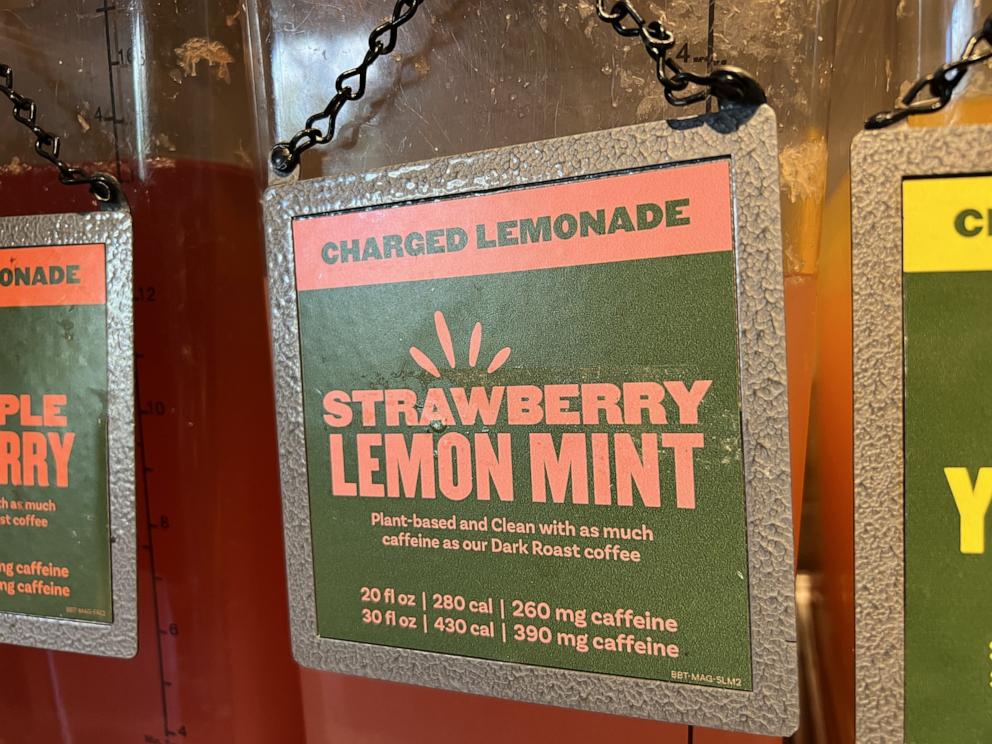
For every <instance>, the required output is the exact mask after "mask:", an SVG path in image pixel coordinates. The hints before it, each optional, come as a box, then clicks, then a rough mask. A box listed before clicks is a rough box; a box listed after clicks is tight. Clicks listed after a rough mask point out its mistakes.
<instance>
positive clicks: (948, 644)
mask: <svg viewBox="0 0 992 744" xmlns="http://www.w3.org/2000/svg"><path fill="white" fill-rule="evenodd" d="M976 207H977V209H976ZM990 211H992V176H973V177H966V178H927V179H922V180H920V179H912V180H907V181H904V182H903V225H904V229H903V236H904V237H903V257H904V258H903V261H904V270H905V276H904V277H903V308H904V309H903V313H904V315H903V327H904V329H905V331H904V333H905V351H904V355H905V366H906V377H905V385H906V391H905V399H906V403H905V428H906V436H905V440H906V449H905V451H906V468H905V471H906V655H905V658H906V741H908V742H931V741H954V742H968V741H974V742H978V741H988V740H990V739H992V548H990V546H989V545H988V544H987V543H988V541H987V540H986V529H987V526H988V525H989V523H990V520H989V518H988V517H989V512H990V509H989V504H990V502H992V436H989V433H988V427H989V422H990V421H992V376H990V371H992V323H990V322H989V314H988V313H989V298H990V297H992V233H990V231H989V228H990V227H992V225H990V223H989V222H988V218H989V216H990Z"/></svg>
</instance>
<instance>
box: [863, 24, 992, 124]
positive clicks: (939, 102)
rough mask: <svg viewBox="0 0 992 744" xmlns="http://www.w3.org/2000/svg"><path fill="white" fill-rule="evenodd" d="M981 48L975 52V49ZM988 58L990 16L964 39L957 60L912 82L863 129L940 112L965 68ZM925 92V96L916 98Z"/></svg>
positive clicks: (990, 53) (991, 55) (991, 47)
mask: <svg viewBox="0 0 992 744" xmlns="http://www.w3.org/2000/svg"><path fill="white" fill-rule="evenodd" d="M982 45H984V48H983V49H981V50H979V47H981V46H982ZM989 59H992V15H989V16H988V17H987V18H986V19H985V23H983V24H982V28H981V29H980V30H979V31H978V32H977V33H976V34H975V35H974V36H972V37H971V38H970V39H969V40H968V44H967V46H965V48H964V52H963V53H962V54H961V58H960V59H958V60H957V61H955V62H949V63H948V64H946V65H941V66H940V67H938V68H937V69H936V70H935V71H934V72H933V73H931V74H930V75H927V76H926V77H924V78H921V79H920V80H918V81H916V83H915V84H914V85H913V87H911V88H910V89H909V90H908V91H906V94H905V95H904V96H903V97H902V98H901V99H900V101H899V103H897V104H896V107H895V108H894V109H893V110H892V111H883V112H881V113H878V114H875V115H874V116H872V117H871V118H870V119H868V121H867V122H865V129H884V128H885V127H888V126H891V125H892V124H895V123H896V122H899V121H902V120H903V119H905V118H907V117H910V116H913V115H915V114H932V113H934V112H936V111H940V110H941V109H942V108H944V107H945V106H946V105H947V104H948V103H950V101H951V96H953V95H954V89H955V88H957V87H958V85H960V84H961V81H962V80H964V77H965V75H966V74H967V73H968V68H969V67H972V66H974V65H978V64H981V63H982V62H985V61H986V60H989ZM924 89H926V90H927V91H928V93H929V97H927V98H923V99H921V100H919V101H917V100H916V99H917V98H918V97H919V96H920V94H921V93H922V92H923V91H924Z"/></svg>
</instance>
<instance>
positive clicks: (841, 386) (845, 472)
mask: <svg viewBox="0 0 992 744" xmlns="http://www.w3.org/2000/svg"><path fill="white" fill-rule="evenodd" d="M990 121H992V98H988V97H974V98H962V99H959V100H958V101H956V102H955V103H953V104H952V105H951V106H949V107H948V108H947V109H946V110H945V111H943V112H940V113H937V114H933V115H927V116H916V117H912V118H910V119H909V126H911V127H931V126H947V125H948V124H982V123H989V122H990ZM823 218H824V224H825V225H827V226H829V227H828V229H827V230H825V231H824V241H823V251H822V254H821V257H820V282H819V283H820V297H819V300H818V302H819V305H818V322H817V345H818V348H817V371H816V394H815V396H814V399H813V405H812V412H811V429H810V460H809V461H810V463H811V472H810V477H809V479H808V481H807V485H808V487H809V489H810V493H811V497H813V498H816V500H817V501H818V502H819V503H820V515H819V516H820V529H821V533H822V536H821V539H820V543H821V544H820V548H819V552H820V562H821V565H822V567H823V571H822V585H821V588H822V591H823V606H824V608H825V610H824V612H825V615H826V617H825V623H824V628H825V630H824V633H825V636H824V638H823V644H824V646H825V648H826V653H828V654H829V655H830V663H829V664H824V666H823V668H824V670H825V675H826V680H825V682H824V689H826V690H827V694H826V695H825V700H826V701H827V704H828V706H829V708H828V710H827V716H826V717H827V720H828V721H829V722H830V723H831V725H832V726H833V729H832V736H833V738H832V739H831V740H836V741H838V742H848V741H853V740H854V683H855V680H854V643H855V629H854V507H855V505H854V438H853V437H854V410H853V406H854V389H853V384H854V382H853V374H854V361H853V348H854V347H853V344H854V338H853V336H852V323H853V318H852V304H851V303H852V297H851V181H850V176H846V177H845V178H844V180H843V181H842V182H841V183H840V184H839V185H838V186H837V188H836V189H834V191H833V192H832V193H831V194H830V197H829V198H828V200H827V202H826V206H825V208H824V215H823Z"/></svg>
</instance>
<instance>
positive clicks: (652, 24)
mask: <svg viewBox="0 0 992 744" xmlns="http://www.w3.org/2000/svg"><path fill="white" fill-rule="evenodd" d="M606 6H607V0H597V3H596V12H597V13H598V14H599V19H600V20H601V21H605V22H607V23H609V24H610V25H611V26H613V30H614V31H616V32H617V33H618V34H620V35H621V36H638V37H640V39H641V43H642V44H644V48H645V49H646V50H647V53H648V56H650V57H651V59H653V60H654V61H655V65H656V67H657V77H658V82H659V83H661V87H662V88H664V89H665V100H666V101H668V102H669V103H670V104H672V105H673V106H689V105H691V104H693V103H699V102H701V101H705V100H706V99H707V98H709V97H710V96H713V97H714V98H716V99H717V101H718V102H719V103H720V105H723V104H727V103H730V104H734V103H739V104H747V105H752V106H760V105H761V104H763V103H766V102H767V97H766V96H765V91H764V89H763V88H762V87H761V84H760V83H759V82H758V81H757V80H756V79H755V78H754V77H752V76H751V75H750V74H749V73H747V72H745V71H744V70H742V69H740V68H739V67H731V66H729V65H725V66H719V67H714V68H713V69H712V71H711V72H709V73H708V74H706V75H698V74H696V73H694V72H690V71H688V70H684V69H682V67H681V66H680V65H679V64H678V63H677V62H676V61H675V60H673V59H672V58H671V57H669V56H668V53H669V52H670V51H671V50H672V49H673V48H674V47H675V35H674V34H673V33H672V32H671V31H669V30H668V29H666V28H665V27H664V26H663V25H662V24H661V21H649V22H645V21H644V19H643V18H642V17H641V15H640V14H639V13H638V12H637V11H636V10H634V8H633V7H632V6H631V4H630V3H629V2H628V1H627V0H618V2H614V3H613V4H612V5H611V6H610V9H609V10H607V9H606ZM628 19H629V21H630V23H629V24H628V25H625V21H627V20H628ZM690 85H694V86H698V90H693V91H689V92H685V91H687V89H688V88H689V86H690ZM679 94H682V95H679Z"/></svg>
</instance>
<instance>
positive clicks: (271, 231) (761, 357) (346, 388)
mask: <svg viewBox="0 0 992 744" xmlns="http://www.w3.org/2000/svg"><path fill="white" fill-rule="evenodd" d="M775 141H776V136H775V118H774V115H773V113H772V112H771V110H770V109H769V108H767V107H758V108H754V107H731V106H728V107H726V109H725V110H724V111H722V112H720V113H718V114H713V115H707V116H704V117H700V118H698V119H693V120H689V121H684V122H679V124H678V125H677V126H674V125H669V124H665V123H655V124H648V125H641V126H636V127H630V128H625V129H618V130H613V131H609V132H602V133H595V134H588V135H581V136H577V137H571V138H566V139H559V140H550V141H547V142H541V143H537V144H531V145H525V146H518V147H510V148H506V149H501V150H493V151H490V152H484V153H479V154H476V155H469V156H460V157H457V158H448V159H441V160H436V161H431V162H427V163H422V164H418V165H417V166H416V167H411V168H407V169H404V171H403V173H397V172H395V171H390V170H383V171H378V172H373V173H369V174H364V175H362V176H361V177H353V176H350V177H340V178H328V179H317V180H310V181H304V182H300V183H296V184H291V185H279V186H275V187H273V188H271V189H270V190H269V191H268V192H267V195H266V224H267V232H268V251H269V262H270V293H271V300H272V308H273V318H272V321H273V332H274V339H275V345H276V349H275V358H276V359H277V360H278V362H277V375H278V391H277V392H278V406H279V434H280V450H281V453H282V479H283V498H284V508H285V525H286V544H287V551H288V567H289V573H290V593H291V603H292V624H293V640H294V648H295V653H296V656H297V658H298V660H299V661H300V662H301V663H303V664H305V665H307V666H311V667H314V668H318V669H326V670H333V671H338V672H346V673H351V674H361V675H366V676H374V677H379V678H383V679H390V680H396V681H403V682H412V683H416V684H424V685H430V686H436V687H444V688H448V689H453V690H462V691H467V692H474V693H481V694H489V695H496V696H500V697H510V698H515V699H520V700H527V701H532V702H539V703H549V704H554V705H561V706H568V707H577V708H586V709H591V710H601V711H608V712H611V713H619V714H627V715H635V716H643V717H649V718H656V719H661V720H669V721H676V722H684V723H695V724H701V725H709V726H718V727H725V728H734V729H741V730H749V731H756V732H762V733H775V734H783V733H790V732H791V731H792V730H794V729H795V722H796V715H797V696H796V685H795V679H796V669H795V663H796V658H795V648H794V642H793V641H794V637H795V636H794V606H793V562H792V561H793V559H792V552H791V516H790V488H789V451H788V431H787V427H788V424H787V398H786V389H785V379H786V376H785V350H784V338H783V322H782V315H783V310H782V302H783V299H782V273H781V272H782V269H781V237H780V228H779V222H778V214H779V211H778V210H779V201H778V191H777V186H776V184H777V169H778V166H777V158H776V148H775Z"/></svg>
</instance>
